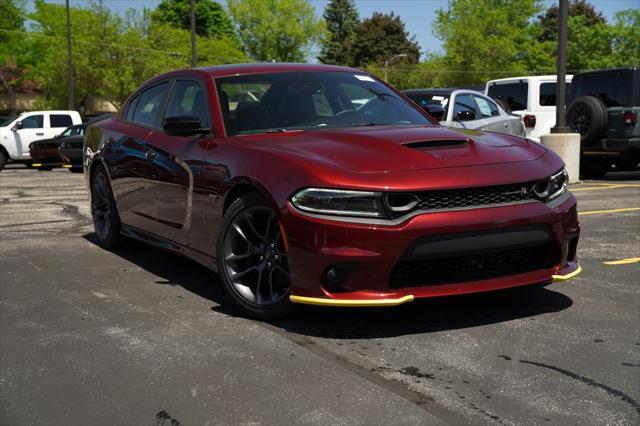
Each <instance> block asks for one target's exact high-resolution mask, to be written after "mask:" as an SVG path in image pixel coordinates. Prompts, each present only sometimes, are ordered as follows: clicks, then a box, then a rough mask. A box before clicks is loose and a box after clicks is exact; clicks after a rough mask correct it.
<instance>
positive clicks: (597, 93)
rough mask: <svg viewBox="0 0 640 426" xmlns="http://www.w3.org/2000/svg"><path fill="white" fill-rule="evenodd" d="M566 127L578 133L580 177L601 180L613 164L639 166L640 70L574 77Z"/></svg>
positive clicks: (583, 74)
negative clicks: (579, 142)
mask: <svg viewBox="0 0 640 426" xmlns="http://www.w3.org/2000/svg"><path fill="white" fill-rule="evenodd" d="M567 105H568V106H569V107H568V108H567V124H568V126H569V127H571V129H573V131H575V132H577V133H580V141H581V149H580V152H581V158H580V175H581V176H582V177H584V178H600V177H602V176H604V175H605V174H606V173H607V171H609V169H610V168H611V164H615V165H616V168H618V169H621V170H634V169H635V168H636V167H637V166H638V163H640V125H639V124H638V115H640V68H638V67H633V68H616V69H610V70H601V71H589V72H584V73H581V74H577V75H575V76H574V77H573V80H572V81H571V87H570V88H569V94H568V96H567Z"/></svg>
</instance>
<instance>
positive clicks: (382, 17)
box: [350, 12, 420, 66]
mask: <svg viewBox="0 0 640 426" xmlns="http://www.w3.org/2000/svg"><path fill="white" fill-rule="evenodd" d="M350 49H351V51H352V52H353V64H354V65H355V66H365V65H368V64H378V65H380V64H384V62H385V60H387V59H389V58H390V57H392V56H394V55H399V54H406V55H407V58H406V59H405V61H404V62H408V63H416V62H418V59H419V58H420V46H418V43H417V42H416V40H415V37H410V36H409V33H408V32H407V31H405V27H404V22H402V20H400V17H399V16H396V15H394V14H393V13H391V14H389V15H387V14H383V13H378V12H374V13H373V16H371V18H367V19H365V20H363V21H362V22H361V23H360V24H359V25H358V27H357V29H356V34H355V37H354V38H353V43H352V46H351V48H350Z"/></svg>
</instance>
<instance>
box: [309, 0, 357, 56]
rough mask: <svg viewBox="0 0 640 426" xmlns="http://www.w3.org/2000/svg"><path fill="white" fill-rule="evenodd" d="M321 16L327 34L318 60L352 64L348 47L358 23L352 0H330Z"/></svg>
mask: <svg viewBox="0 0 640 426" xmlns="http://www.w3.org/2000/svg"><path fill="white" fill-rule="evenodd" d="M322 16H323V18H324V20H325V22H326V25H327V36H326V37H325V39H324V40H323V42H322V51H321V52H320V56H318V60H319V61H320V62H322V63H325V64H338V65H353V56H352V54H351V49H350V48H349V47H350V46H351V45H352V44H353V42H352V39H353V37H354V35H355V32H356V28H357V27H358V24H359V23H360V17H359V16H358V9H356V6H355V4H354V2H353V0H331V1H330V2H329V4H327V7H326V8H325V9H324V14H323V15H322Z"/></svg>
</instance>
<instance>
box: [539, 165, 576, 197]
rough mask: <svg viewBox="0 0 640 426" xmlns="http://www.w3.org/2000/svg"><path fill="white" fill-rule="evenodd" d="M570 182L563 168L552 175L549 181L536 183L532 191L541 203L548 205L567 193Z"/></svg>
mask: <svg viewBox="0 0 640 426" xmlns="http://www.w3.org/2000/svg"><path fill="white" fill-rule="evenodd" d="M568 182H569V175H568V174H567V171H566V170H565V169H564V168H563V169H562V170H560V171H559V172H557V173H555V174H553V175H551V176H550V177H549V179H546V180H541V181H539V182H536V183H535V184H534V185H533V187H532V188H531V191H532V192H533V194H534V195H535V196H536V198H538V199H539V200H540V201H544V202H546V203H548V202H550V201H553V200H555V199H556V198H558V197H559V196H561V195H562V194H564V193H565V192H567V183H568Z"/></svg>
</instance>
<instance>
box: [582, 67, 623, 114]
mask: <svg viewBox="0 0 640 426" xmlns="http://www.w3.org/2000/svg"><path fill="white" fill-rule="evenodd" d="M576 85H577V86H578V87H577V88H576V89H577V97H580V96H595V97H597V98H600V100H601V101H602V102H604V104H605V105H606V106H607V107H616V106H631V105H630V103H631V102H630V99H629V98H630V94H631V88H630V87H629V74H628V73H619V74H618V75H615V74H595V75H585V76H584V77H582V78H581V79H580V80H579V81H578V82H577V83H576Z"/></svg>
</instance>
